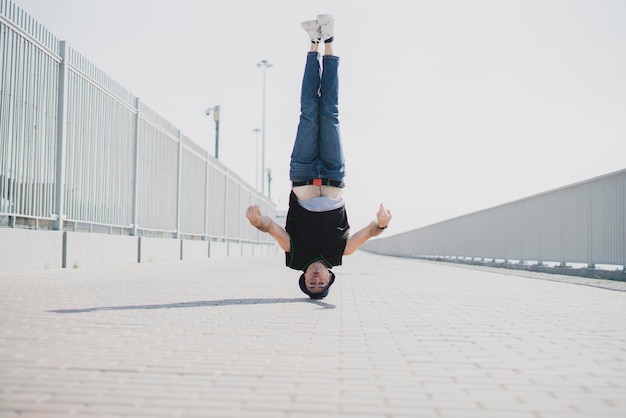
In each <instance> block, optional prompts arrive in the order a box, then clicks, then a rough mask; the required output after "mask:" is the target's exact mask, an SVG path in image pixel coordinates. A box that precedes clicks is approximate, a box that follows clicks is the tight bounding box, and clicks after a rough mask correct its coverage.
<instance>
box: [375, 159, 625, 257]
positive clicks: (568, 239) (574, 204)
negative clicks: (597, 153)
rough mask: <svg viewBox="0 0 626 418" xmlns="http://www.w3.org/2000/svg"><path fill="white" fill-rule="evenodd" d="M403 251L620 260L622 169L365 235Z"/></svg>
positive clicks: (389, 250)
mask: <svg viewBox="0 0 626 418" xmlns="http://www.w3.org/2000/svg"><path fill="white" fill-rule="evenodd" d="M363 248H364V249H365V250H368V251H371V252H375V253H379V254H385V255H394V256H402V257H424V258H431V257H432V258H439V257H443V258H446V257H451V258H470V259H488V260H504V261H517V262H520V263H524V262H531V263H537V264H544V263H549V262H554V263H556V264H558V265H560V266H568V265H570V264H574V263H581V264H585V265H586V266H588V267H590V268H593V267H595V266H596V265H600V264H605V265H611V266H622V268H624V267H626V170H622V171H618V172H615V173H610V174H607V175H604V176H601V177H597V178H594V179H590V180H587V181H584V182H580V183H576V184H573V185H570V186H566V187H563V188H559V189H557V190H553V191H549V192H546V193H542V194H539V195H536V196H531V197H529V198H526V199H522V200H518V201H515V202H511V203H508V204H504V205H501V206H497V207H494V208H491V209H486V210H483V211H480V212H476V213H471V214H468V215H465V216H461V217H458V218H454V219H450V220H448V221H444V222H440V223H437V224H434V225H430V226H426V227H424V228H419V229H416V230H413V231H409V232H406V233H403V234H398V235H395V236H391V237H388V238H382V239H377V240H373V241H370V242H368V243H366V244H365V246H364V247H363Z"/></svg>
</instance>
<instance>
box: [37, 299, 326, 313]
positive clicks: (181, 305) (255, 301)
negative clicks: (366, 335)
mask: <svg viewBox="0 0 626 418" xmlns="http://www.w3.org/2000/svg"><path fill="white" fill-rule="evenodd" d="M296 302H305V303H312V304H314V305H317V306H319V307H320V308H321V309H335V308H336V306H335V305H333V304H330V303H326V302H323V301H320V300H313V299H304V298H290V299H285V298H283V299H280V298H279V299H220V300H205V301H196V302H177V303H166V304H160V305H158V304H155V305H128V306H100V307H95V308H82V309H56V310H52V311H47V312H54V313H60V314H69V313H86V312H96V311H124V310H132V309H173V308H200V307H206V306H232V305H274V304H278V303H296Z"/></svg>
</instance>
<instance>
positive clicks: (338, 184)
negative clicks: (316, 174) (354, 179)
mask: <svg viewBox="0 0 626 418" xmlns="http://www.w3.org/2000/svg"><path fill="white" fill-rule="evenodd" d="M292 185H293V187H298V186H311V185H313V186H332V187H339V188H343V187H345V183H344V182H343V181H337V180H330V179H312V180H304V181H294V182H293V183H292Z"/></svg>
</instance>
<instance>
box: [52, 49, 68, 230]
mask: <svg viewBox="0 0 626 418" xmlns="http://www.w3.org/2000/svg"><path fill="white" fill-rule="evenodd" d="M59 52H60V55H61V63H60V65H59V91H58V93H57V94H58V96H57V132H56V142H57V143H56V158H55V160H56V172H55V180H54V185H55V190H54V211H55V214H56V219H55V221H54V226H53V228H54V229H55V230H56V231H61V230H63V219H64V218H65V163H66V155H65V146H66V139H67V132H66V124H67V74H68V68H67V55H68V47H67V43H66V42H65V41H61V43H60V51H59Z"/></svg>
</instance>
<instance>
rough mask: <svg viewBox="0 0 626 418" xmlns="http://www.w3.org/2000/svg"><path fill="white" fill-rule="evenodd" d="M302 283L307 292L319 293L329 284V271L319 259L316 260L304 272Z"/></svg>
mask: <svg viewBox="0 0 626 418" xmlns="http://www.w3.org/2000/svg"><path fill="white" fill-rule="evenodd" d="M304 284H305V285H306V288H307V289H308V290H309V292H312V293H320V292H323V291H324V289H326V288H327V287H328V285H329V284H330V271H329V270H328V267H326V265H324V263H322V262H321V261H316V262H314V263H312V264H311V265H309V267H307V269H306V271H305V272H304Z"/></svg>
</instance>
